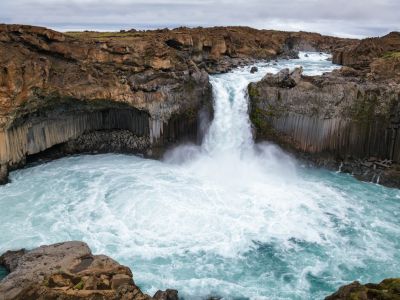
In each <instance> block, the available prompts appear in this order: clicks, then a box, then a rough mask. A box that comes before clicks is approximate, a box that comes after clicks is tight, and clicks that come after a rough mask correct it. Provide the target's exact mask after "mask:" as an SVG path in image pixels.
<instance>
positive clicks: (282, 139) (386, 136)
mask: <svg viewBox="0 0 400 300" xmlns="http://www.w3.org/2000/svg"><path fill="white" fill-rule="evenodd" d="M249 95H250V99H251V113H250V115H251V119H252V121H253V124H254V125H255V127H256V129H257V130H256V131H257V137H258V138H259V139H263V138H264V139H270V140H274V141H277V142H278V143H279V144H281V145H283V146H284V147H286V148H287V149H292V150H295V151H296V152H298V153H300V154H302V156H303V157H307V159H310V160H312V161H314V162H317V163H318V164H320V165H325V166H330V167H334V168H335V169H338V168H339V166H340V165H341V169H342V171H346V172H351V173H353V174H354V175H356V176H357V177H359V178H361V179H364V180H368V181H371V180H372V181H375V182H376V181H378V180H379V182H380V183H383V184H386V185H389V186H400V179H399V178H400V177H399V175H400V168H399V167H398V163H400V132H399V127H400V83H399V82H398V81H396V80H395V79H392V80H390V81H377V80H369V79H367V78H365V77H362V76H361V75H360V73H359V72H358V71H356V70H354V69H351V68H348V67H346V68H343V69H341V70H338V71H334V72H332V73H327V74H324V75H322V76H313V77H309V76H303V75H302V70H301V69H296V70H294V71H293V72H291V73H290V72H289V70H282V71H281V72H279V73H278V74H277V75H271V74H267V75H266V76H265V77H264V78H263V79H262V80H261V81H260V82H258V83H255V84H250V85H249Z"/></svg>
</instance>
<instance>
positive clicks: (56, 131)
mask: <svg viewBox="0 0 400 300" xmlns="http://www.w3.org/2000/svg"><path fill="white" fill-rule="evenodd" d="M211 103H212V101H211V86H210V84H209V81H208V74H207V73H206V72H205V71H204V70H201V69H199V68H198V67H197V66H196V64H194V63H193V61H191V60H190V58H188V57H186V56H184V55H183V54H181V53H178V52H177V51H176V50H175V49H173V48H171V47H169V46H167V45H166V44H165V43H164V42H163V41H162V40H158V38H157V34H154V35H153V34H148V35H146V34H144V36H141V35H140V34H139V36H137V35H132V36H131V37H125V36H124V35H120V36H117V37H116V38H112V37H107V38H105V39H103V38H101V37H99V38H98V39H94V38H92V37H85V36H81V37H78V36H69V35H64V34H61V33H58V32H55V31H52V30H48V29H45V28H39V27H32V26H20V25H0V182H2V183H4V182H6V181H7V173H8V170H10V169H13V168H16V167H19V166H22V165H24V164H25V161H26V160H27V159H29V158H30V157H31V156H32V155H36V154H38V153H42V152H43V151H45V150H47V149H51V148H52V147H55V146H56V147H57V149H58V151H59V153H61V152H62V151H61V150H62V149H64V150H65V153H71V152H80V151H85V152H102V151H124V152H126V151H127V152H131V153H143V154H145V155H152V154H153V153H157V152H159V150H158V149H163V148H165V147H166V146H167V145H168V144H169V143H174V142H176V141H177V140H181V139H185V138H188V139H191V140H196V137H197V134H198V131H197V128H198V122H200V117H199V113H200V112H202V113H203V111H206V112H207V113H209V114H210V113H211V107H212V105H211ZM117 131H121V133H118V132H117ZM127 131H129V132H130V133H128V132H127ZM111 133H112V134H111ZM125 138H127V140H124V139H125ZM74 141H75V142H74ZM63 144H65V145H64V146H65V147H60V145H63Z"/></svg>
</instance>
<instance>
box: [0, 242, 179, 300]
mask: <svg viewBox="0 0 400 300" xmlns="http://www.w3.org/2000/svg"><path fill="white" fill-rule="evenodd" d="M0 265H2V266H4V267H5V268H6V269H7V270H8V271H9V272H10V273H9V274H8V275H7V276H6V278H4V279H3V280H2V281H0V299H1V300H25V299H42V300H51V299H54V300H56V299H71V300H72V299H102V300H118V299H124V300H151V299H165V300H175V299H178V298H177V293H178V292H177V291H174V290H167V291H165V292H163V291H158V292H157V293H156V295H155V298H152V297H150V296H148V295H146V294H144V293H142V292H141V291H140V289H139V288H138V287H137V286H136V285H135V283H134V281H133V278H132V272H131V270H130V269H129V268H128V267H126V266H123V265H120V264H119V263H117V262H116V261H115V260H113V259H111V258H110V257H108V256H105V255H93V254H92V252H91V251H90V249H89V247H88V246H87V245H86V244H85V243H83V242H76V241H73V242H64V243H58V244H53V245H48V246H41V247H39V248H36V249H33V250H30V251H26V250H19V251H8V252H6V253H4V254H3V255H1V256H0Z"/></svg>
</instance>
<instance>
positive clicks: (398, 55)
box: [382, 51, 400, 59]
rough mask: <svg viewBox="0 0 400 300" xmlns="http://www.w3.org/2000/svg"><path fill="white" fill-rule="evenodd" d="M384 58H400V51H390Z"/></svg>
mask: <svg viewBox="0 0 400 300" xmlns="http://www.w3.org/2000/svg"><path fill="white" fill-rule="evenodd" d="M382 58H386V59H389V58H400V51H389V52H386V53H384V54H383V55H382Z"/></svg>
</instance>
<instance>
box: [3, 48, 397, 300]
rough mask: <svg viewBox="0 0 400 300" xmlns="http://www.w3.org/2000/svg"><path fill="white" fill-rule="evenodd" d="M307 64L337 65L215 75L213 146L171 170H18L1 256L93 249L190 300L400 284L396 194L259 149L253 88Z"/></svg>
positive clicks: (311, 295) (99, 160) (108, 159)
mask: <svg viewBox="0 0 400 300" xmlns="http://www.w3.org/2000/svg"><path fill="white" fill-rule="evenodd" d="M297 64H300V65H303V66H304V67H305V72H306V74H307V73H308V74H315V73H318V72H322V71H327V70H330V69H332V68H333V67H334V66H332V65H331V64H330V63H329V62H327V61H326V56H324V55H319V54H311V55H309V57H305V56H304V55H302V57H301V59H300V60H292V61H282V62H280V63H279V64H278V65H269V64H265V65H261V64H260V65H259V67H260V73H258V74H250V73H249V69H248V68H244V69H239V70H236V71H234V72H231V73H228V74H224V75H218V76H214V77H212V78H211V83H212V85H213V90H214V99H215V100H214V109H215V116H214V120H213V122H212V124H211V126H210V128H209V130H208V132H207V134H206V136H205V138H204V141H203V144H202V145H201V146H194V145H182V146H180V147H177V148H176V149H174V150H172V151H170V152H168V153H167V154H166V155H165V158H164V159H163V160H162V161H155V160H148V159H143V158H140V157H136V156H129V155H119V154H107V155H95V156H88V155H82V156H75V157H67V158H63V159H60V160H56V161H53V162H50V163H46V164H42V165H38V166H35V167H31V168H26V169H23V170H18V171H15V172H12V173H11V180H12V182H11V183H10V184H7V185H5V186H1V187H0V204H1V208H2V209H1V210H0V231H1V233H2V234H1V235H0V252H2V251H5V250H8V249H18V248H22V247H25V248H33V247H36V246H38V245H41V244H49V243H55V242H60V241H65V240H83V241H85V242H87V243H88V244H89V246H90V247H91V248H92V250H93V251H94V252H95V253H104V254H107V255H110V256H112V257H113V258H115V259H116V260H118V261H119V262H121V263H123V264H126V265H128V266H129V267H131V268H132V270H133V274H134V279H135V282H136V283H137V284H138V285H139V286H140V287H141V288H142V289H143V290H144V291H145V292H147V293H149V294H152V293H154V292H155V291H156V290H158V289H166V288H175V289H178V290H179V294H180V295H181V296H182V297H184V298H185V299H204V298H206V297H208V296H221V297H223V298H224V299H323V298H324V297H325V296H326V295H328V294H330V293H331V292H333V291H334V290H336V289H337V288H338V287H339V286H340V285H342V284H345V283H348V282H351V281H353V280H360V281H362V282H377V281H380V280H382V279H383V278H386V277H395V276H399V275H400V274H399V270H400V251H399V249H400V240H399V238H398V237H399V236H400V218H399V213H400V191H399V190H397V189H389V188H385V187H382V186H379V185H375V184H371V183H365V182H360V181H357V180H355V179H354V178H352V177H351V176H349V175H344V174H338V173H335V172H328V171H326V170H319V169H310V168H306V167H304V166H302V165H299V163H298V162H296V160H294V159H293V158H291V157H290V156H289V155H287V154H285V153H284V152H283V151H281V150H280V149H279V148H278V147H276V146H274V145H271V144H267V143H264V144H254V142H253V139H252V134H251V124H250V122H249V119H248V114H247V99H246V95H245V92H244V88H245V87H246V85H247V83H248V82H249V81H252V80H259V79H260V78H261V77H262V76H263V74H264V73H265V72H276V71H277V70H279V69H280V68H282V67H285V66H289V67H292V66H293V65H297Z"/></svg>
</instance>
